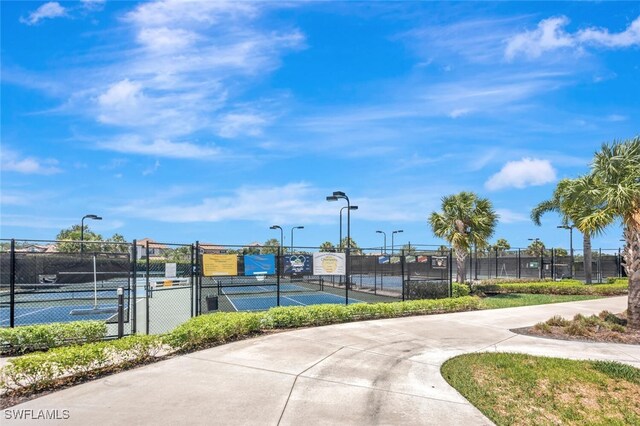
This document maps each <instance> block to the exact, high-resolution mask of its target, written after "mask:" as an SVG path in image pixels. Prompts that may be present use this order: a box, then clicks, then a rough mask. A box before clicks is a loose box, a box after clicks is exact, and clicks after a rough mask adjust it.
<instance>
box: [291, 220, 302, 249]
mask: <svg viewBox="0 0 640 426" xmlns="http://www.w3.org/2000/svg"><path fill="white" fill-rule="evenodd" d="M294 229H304V226H294V227H293V228H291V253H293V230H294Z"/></svg>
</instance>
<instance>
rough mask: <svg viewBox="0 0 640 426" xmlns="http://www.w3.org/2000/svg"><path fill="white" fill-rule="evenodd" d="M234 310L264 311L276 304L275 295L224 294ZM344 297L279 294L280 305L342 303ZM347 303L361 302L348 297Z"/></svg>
mask: <svg viewBox="0 0 640 426" xmlns="http://www.w3.org/2000/svg"><path fill="white" fill-rule="evenodd" d="M226 297H227V298H228V299H229V301H230V302H231V304H232V305H233V307H234V308H235V309H236V311H264V310H267V309H269V308H273V307H274V306H277V304H278V301H277V298H276V296H253V297H247V296H238V297H234V296H228V295H227V296H226ZM344 300H345V299H344V297H342V296H336V295H335V294H330V293H318V294H282V293H281V294H280V306H307V305H327V304H344ZM349 303H362V301H361V300H357V299H352V298H349Z"/></svg>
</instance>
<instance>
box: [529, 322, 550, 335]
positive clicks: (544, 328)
mask: <svg viewBox="0 0 640 426" xmlns="http://www.w3.org/2000/svg"><path fill="white" fill-rule="evenodd" d="M533 328H535V329H536V330H538V331H541V332H543V333H551V326H550V325H549V324H548V322H539V323H537V324H536V325H534V326H533Z"/></svg>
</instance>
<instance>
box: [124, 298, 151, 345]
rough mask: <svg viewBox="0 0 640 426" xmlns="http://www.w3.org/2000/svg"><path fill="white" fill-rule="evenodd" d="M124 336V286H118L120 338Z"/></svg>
mask: <svg viewBox="0 0 640 426" xmlns="http://www.w3.org/2000/svg"><path fill="white" fill-rule="evenodd" d="M147 334H149V333H147ZM123 336H124V288H122V287H118V339H122V337H123Z"/></svg>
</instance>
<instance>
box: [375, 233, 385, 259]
mask: <svg viewBox="0 0 640 426" xmlns="http://www.w3.org/2000/svg"><path fill="white" fill-rule="evenodd" d="M376 234H383V235H384V254H387V233H386V232H384V231H376Z"/></svg>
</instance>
